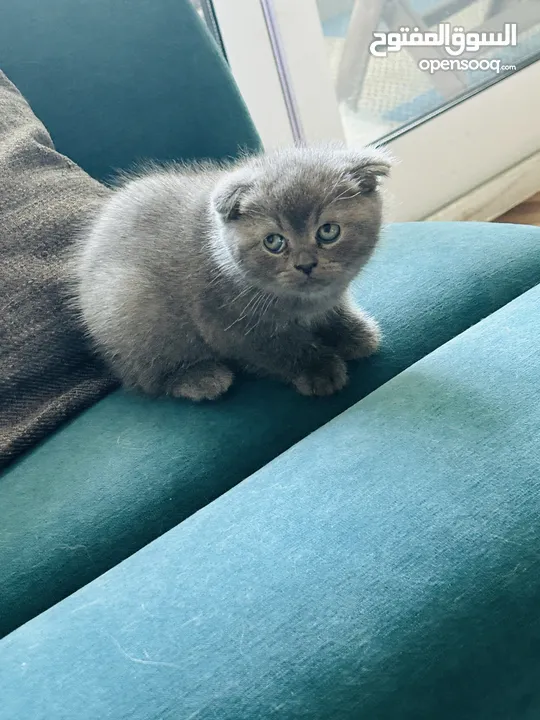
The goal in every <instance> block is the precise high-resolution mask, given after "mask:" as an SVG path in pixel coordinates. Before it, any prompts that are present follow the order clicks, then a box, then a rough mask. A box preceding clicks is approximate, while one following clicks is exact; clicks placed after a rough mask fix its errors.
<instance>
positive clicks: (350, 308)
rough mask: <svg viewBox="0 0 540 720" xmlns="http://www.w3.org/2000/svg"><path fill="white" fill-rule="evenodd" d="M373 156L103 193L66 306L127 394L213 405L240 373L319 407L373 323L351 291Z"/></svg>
mask: <svg viewBox="0 0 540 720" xmlns="http://www.w3.org/2000/svg"><path fill="white" fill-rule="evenodd" d="M388 170H389V160H388V157H387V156H386V154H385V153H384V152H383V151H381V150H377V149H374V148H367V149H364V150H360V151H354V150H347V149H343V148H341V147H336V146H327V147H322V148H290V149H286V150H279V151H276V152H273V153H270V154H267V155H261V156H256V157H248V158H244V159H242V160H241V161H239V162H238V163H236V164H235V165H231V166H220V165H215V164H203V165H193V166H182V165H176V166H171V167H168V168H161V169H158V170H154V171H150V172H148V173H146V174H142V175H140V176H138V177H135V178H133V179H128V180H127V182H126V183H125V184H124V185H123V186H122V187H120V188H119V189H117V190H116V191H114V192H113V193H112V194H111V196H110V198H109V199H108V200H106V201H105V203H104V204H103V205H102V206H101V208H100V210H99V211H98V213H97V215H96V216H95V217H94V219H93V220H92V221H91V223H90V224H89V226H88V227H87V229H86V230H85V231H84V232H83V234H82V236H81V239H80V242H79V244H78V247H77V254H76V259H75V267H76V269H75V275H76V303H77V306H78V309H79V311H80V313H81V315H82V319H83V322H84V324H85V326H86V328H87V330H88V332H89V334H90V336H91V338H92V339H93V341H94V342H95V344H96V346H97V348H98V350H99V351H100V352H101V354H102V355H103V356H104V357H105V358H106V359H107V360H108V362H109V364H110V365H111V367H112V369H113V371H114V372H115V373H116V374H117V376H118V377H119V378H120V379H121V380H122V382H123V383H124V385H126V386H128V387H136V388H139V389H141V390H142V391H143V392H145V393H149V394H152V395H156V394H168V395H172V396H175V397H180V396H181V397H186V398H190V399H192V400H204V399H214V398H217V397H218V396H220V395H221V394H222V393H224V392H225V391H226V390H227V389H228V388H229V387H230V385H231V383H232V382H233V379H234V374H233V371H234V369H236V368H238V369H246V370H249V371H253V372H255V373H258V374H259V375H269V376H273V377H276V378H280V379H282V380H284V381H285V382H287V383H291V384H292V385H294V387H295V388H296V389H297V390H298V391H299V392H300V393H302V394H303V395H330V394H331V393H333V392H335V391H337V390H340V389H341V388H343V386H344V385H345V384H346V382H347V367H346V365H345V361H346V360H351V359H354V358H362V357H366V356H368V355H371V354H372V353H373V352H374V351H375V350H376V349H377V346H378V342H379V331H378V328H377V325H376V324H375V322H374V321H373V320H371V319H370V318H369V317H368V316H367V315H365V314H364V313H363V312H361V311H360V310H359V309H358V308H356V307H355V306H354V305H353V303H352V301H351V299H350V297H349V295H348V291H347V289H348V286H349V284H350V282H351V281H352V280H353V278H354V277H355V276H356V275H357V273H358V272H359V270H360V269H361V268H362V266H363V265H364V264H365V263H366V261H367V260H368V259H369V257H370V255H371V253H372V251H373V249H374V247H375V245H376V243H377V240H378V237H379V231H380V226H381V196H380V192H379V190H378V185H379V180H380V178H381V177H382V176H384V175H387V174H388Z"/></svg>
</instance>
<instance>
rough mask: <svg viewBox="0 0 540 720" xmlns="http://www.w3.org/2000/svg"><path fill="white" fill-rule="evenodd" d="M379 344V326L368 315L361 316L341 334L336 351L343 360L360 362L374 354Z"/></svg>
mask: <svg viewBox="0 0 540 720" xmlns="http://www.w3.org/2000/svg"><path fill="white" fill-rule="evenodd" d="M380 344H381V331H380V330H379V326H378V325H377V323H376V322H375V320H372V319H371V318H370V317H369V316H368V315H363V316H362V317H359V318H358V320H357V322H356V323H355V324H354V325H352V326H351V327H349V328H347V330H346V331H345V332H344V333H343V335H342V336H341V337H340V339H339V342H338V344H337V347H336V350H337V351H338V353H339V354H340V356H341V357H342V358H343V359H344V360H360V359H362V358H367V357H370V355H373V354H374V353H376V352H377V350H378V349H379V346H380Z"/></svg>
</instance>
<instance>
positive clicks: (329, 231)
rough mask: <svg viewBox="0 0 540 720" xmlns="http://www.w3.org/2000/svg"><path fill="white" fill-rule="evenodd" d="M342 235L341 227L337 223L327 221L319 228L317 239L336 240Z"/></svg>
mask: <svg viewBox="0 0 540 720" xmlns="http://www.w3.org/2000/svg"><path fill="white" fill-rule="evenodd" d="M340 235H341V228H340V227H339V225H338V224H337V223H325V224H324V225H321V227H320V228H319V229H318V230H317V240H319V242H322V243H333V242H336V240H337V239H338V237H339V236H340Z"/></svg>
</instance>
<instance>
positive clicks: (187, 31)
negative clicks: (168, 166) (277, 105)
mask: <svg viewBox="0 0 540 720" xmlns="http://www.w3.org/2000/svg"><path fill="white" fill-rule="evenodd" d="M0 68H2V69H3V71H4V72H5V73H6V75H7V76H8V77H9V78H10V79H11V80H12V82H14V83H15V85H16V86H17V87H18V88H19V90H20V91H21V92H22V94H23V95H24V96H25V97H26V98H27V99H28V101H29V102H30V104H31V105H32V108H33V109H34V112H35V113H36V115H37V116H38V117H39V118H40V120H41V121H42V122H43V123H44V124H45V126H46V127H47V129H48V131H49V132H50V133H51V135H52V138H53V140H54V143H55V145H56V147H57V148H58V150H59V151H60V152H62V153H64V154H65V155H67V156H68V157H70V158H71V159H72V160H74V161H75V162H76V163H77V164H78V165H79V166H80V167H82V168H84V169H85V170H86V171H87V172H88V173H90V175H92V176H93V177H96V178H98V179H103V178H107V177H109V176H110V175H111V173H112V172H113V171H114V170H116V169H126V168H129V167H130V166H131V165H133V163H134V162H136V161H139V160H144V159H145V158H148V159H151V160H178V159H179V158H182V159H191V158H195V159H199V158H205V157H206V158H221V157H226V156H233V155H236V153H237V152H238V148H239V146H242V147H244V148H246V149H258V148H259V139H258V137H257V133H256V131H255V129H254V127H253V124H252V122H251V120H250V118H249V116H248V113H247V111H246V108H245V106H244V103H243V101H242V99H241V98H240V95H239V92H238V89H237V88H236V85H235V83H234V81H233V79H232V77H231V74H230V72H229V71H228V69H227V67H226V65H225V61H224V59H223V57H222V56H221V55H220V52H219V51H218V49H217V47H216V45H215V43H214V41H213V40H212V38H211V37H210V36H209V34H208V32H207V31H206V28H205V27H204V25H203V23H202V22H201V21H200V19H199V18H198V17H197V15H196V13H195V11H194V9H193V5H192V2H191V0H129V2H122V1H121V0H46V1H44V0H13V1H12V2H7V3H3V4H2V15H1V22H0Z"/></svg>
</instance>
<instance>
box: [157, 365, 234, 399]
mask: <svg viewBox="0 0 540 720" xmlns="http://www.w3.org/2000/svg"><path fill="white" fill-rule="evenodd" d="M233 380H234V374H233V372H232V370H229V368H228V367H227V366H226V365H222V364H221V363H217V362H211V361H207V362H201V363H198V364H197V365H193V366H192V367H190V368H188V369H187V370H183V371H182V372H181V373H179V374H178V376H177V377H176V378H175V379H174V380H173V381H172V382H171V383H170V387H169V395H172V396H173V397H183V398H187V399H188V400H195V401H196V402H200V401H201V400H216V398H218V397H219V396H220V395H223V393H225V392H227V390H228V389H229V388H230V387H231V385H232V382H233Z"/></svg>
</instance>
